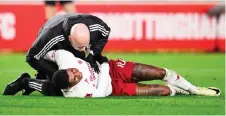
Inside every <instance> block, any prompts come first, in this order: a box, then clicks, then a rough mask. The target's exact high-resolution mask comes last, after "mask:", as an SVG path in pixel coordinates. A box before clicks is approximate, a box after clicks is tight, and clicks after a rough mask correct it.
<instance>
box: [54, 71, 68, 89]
mask: <svg viewBox="0 0 226 116" xmlns="http://www.w3.org/2000/svg"><path fill="white" fill-rule="evenodd" d="M52 82H53V85H54V86H55V87H56V88H58V89H66V88H68V87H69V86H70V83H69V75H68V74H67V70H65V69H61V70H58V71H56V72H55V73H54V74H53V80H52Z"/></svg>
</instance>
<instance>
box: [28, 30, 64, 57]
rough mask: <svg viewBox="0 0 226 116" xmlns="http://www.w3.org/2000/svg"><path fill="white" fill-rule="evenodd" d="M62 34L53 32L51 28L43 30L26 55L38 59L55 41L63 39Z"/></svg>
mask: <svg viewBox="0 0 226 116" xmlns="http://www.w3.org/2000/svg"><path fill="white" fill-rule="evenodd" d="M64 40H65V38H64V36H63V35H62V34H57V33H56V32H55V33H53V32H52V30H43V32H42V33H40V34H39V35H38V37H37V39H36V41H35V42H34V43H33V45H32V46H31V48H30V49H29V51H28V53H27V57H30V58H32V59H36V60H39V59H40V58H42V57H43V56H44V55H45V54H46V53H47V52H48V51H49V50H51V48H52V47H53V46H54V45H56V44H57V43H59V42H61V41H64Z"/></svg>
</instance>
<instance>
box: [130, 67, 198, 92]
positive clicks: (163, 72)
mask: <svg viewBox="0 0 226 116" xmlns="http://www.w3.org/2000/svg"><path fill="white" fill-rule="evenodd" d="M132 80H134V81H135V82H139V81H148V80H164V81H165V82H166V83H168V84H170V85H173V86H176V87H179V88H182V89H184V90H186V91H189V92H191V93H194V92H195V91H196V89H197V87H196V86H194V85H192V84H191V83H190V82H188V81H187V80H185V79H184V78H183V77H182V76H180V75H179V74H177V73H176V72H174V71H172V70H169V69H164V68H160V67H155V66H152V65H146V64H141V63H136V64H135V65H134V69H133V73H132Z"/></svg>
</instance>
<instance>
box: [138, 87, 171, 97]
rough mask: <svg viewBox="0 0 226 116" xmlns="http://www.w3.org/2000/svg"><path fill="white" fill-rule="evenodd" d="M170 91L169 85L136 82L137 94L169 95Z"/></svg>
mask: <svg viewBox="0 0 226 116" xmlns="http://www.w3.org/2000/svg"><path fill="white" fill-rule="evenodd" d="M170 94H171V91H170V89H169V87H167V86H164V85H158V84H150V85H147V84H137V86H136V95H137V96H169V95H170Z"/></svg>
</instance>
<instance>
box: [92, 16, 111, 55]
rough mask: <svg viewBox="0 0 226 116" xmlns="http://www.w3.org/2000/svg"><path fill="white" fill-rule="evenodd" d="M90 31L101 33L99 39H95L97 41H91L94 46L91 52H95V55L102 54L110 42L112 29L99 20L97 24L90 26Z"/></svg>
mask: <svg viewBox="0 0 226 116" xmlns="http://www.w3.org/2000/svg"><path fill="white" fill-rule="evenodd" d="M89 29H90V33H92V32H94V31H98V33H99V38H95V41H92V40H91V44H92V46H91V51H93V53H94V54H101V52H102V51H103V49H104V47H105V45H106V43H107V41H108V37H109V34H110V31H111V29H110V27H108V25H107V24H106V23H105V22H103V21H102V20H101V19H99V18H98V20H97V23H96V24H92V25H90V26H89Z"/></svg>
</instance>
